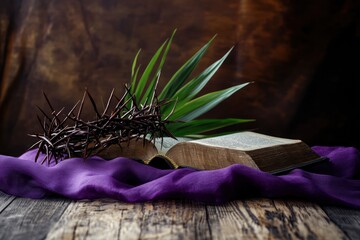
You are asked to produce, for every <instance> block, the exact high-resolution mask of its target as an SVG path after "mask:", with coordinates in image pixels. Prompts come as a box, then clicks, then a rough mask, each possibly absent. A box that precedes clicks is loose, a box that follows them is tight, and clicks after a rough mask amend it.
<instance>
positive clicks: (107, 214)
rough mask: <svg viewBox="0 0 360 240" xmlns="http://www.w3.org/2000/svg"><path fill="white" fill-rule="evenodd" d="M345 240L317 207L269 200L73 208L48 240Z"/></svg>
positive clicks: (89, 203)
mask: <svg viewBox="0 0 360 240" xmlns="http://www.w3.org/2000/svg"><path fill="white" fill-rule="evenodd" d="M79 238H81V239H159V238H161V239H242V238H244V239H264V238H266V239H344V238H346V236H345V235H344V233H343V232H342V231H341V230H340V229H339V228H338V227H337V226H336V225H335V224H334V223H332V222H331V221H330V219H329V218H328V217H327V215H326V214H325V212H324V211H323V210H322V209H321V208H320V207H319V206H317V205H315V204H311V203H305V202H296V201H291V202H289V203H287V202H284V201H280V200H278V201H272V200H265V199H259V200H251V201H234V202H230V203H228V204H224V205H220V206H209V205H204V204H200V203H194V202H186V201H161V202H154V203H145V204H127V203H122V202H116V201H113V200H98V201H79V202H74V203H72V204H71V205H70V206H69V208H68V209H67V210H66V212H65V213H64V214H63V216H62V217H61V219H60V220H59V222H58V223H57V224H56V225H54V227H53V228H52V229H51V230H50V232H49V234H48V235H47V239H79Z"/></svg>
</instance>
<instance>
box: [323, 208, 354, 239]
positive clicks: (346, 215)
mask: <svg viewBox="0 0 360 240" xmlns="http://www.w3.org/2000/svg"><path fill="white" fill-rule="evenodd" d="M323 209H324V211H325V212H326V214H327V215H328V216H329V218H330V219H331V221H333V222H334V223H335V224H337V225H338V226H339V228H341V229H342V230H343V231H344V233H345V234H346V236H347V237H349V238H350V239H354V240H357V239H360V210H355V209H347V208H339V207H323Z"/></svg>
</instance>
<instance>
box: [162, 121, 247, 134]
mask: <svg viewBox="0 0 360 240" xmlns="http://www.w3.org/2000/svg"><path fill="white" fill-rule="evenodd" d="M251 121H253V120H252V119H239V118H226V119H199V120H192V121H189V122H174V123H170V124H168V129H169V131H170V132H176V136H178V137H182V136H189V135H197V134H201V133H204V132H208V131H213V130H217V129H221V128H224V127H229V126H233V125H236V124H240V123H246V122H251Z"/></svg>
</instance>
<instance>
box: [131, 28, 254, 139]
mask: <svg viewBox="0 0 360 240" xmlns="http://www.w3.org/2000/svg"><path fill="white" fill-rule="evenodd" d="M175 32H176V31H174V32H173V34H172V35H171V37H170V38H169V39H167V40H166V41H165V42H164V43H163V44H162V45H161V46H160V47H159V48H158V49H157V51H156V52H155V54H154V55H153V56H152V58H151V59H150V61H149V63H148V64H147V66H146V67H145V69H144V71H143V72H142V73H141V76H140V77H138V76H139V74H140V66H141V65H140V64H138V58H139V55H140V50H139V51H138V52H137V54H136V56H135V58H134V61H133V64H132V68H131V83H130V92H131V93H132V94H133V95H134V97H135V99H137V101H138V104H146V102H147V101H152V99H153V98H154V92H155V91H156V88H157V85H158V82H159V80H160V77H161V76H160V75H161V71H162V68H163V66H164V63H165V60H166V57H167V54H168V52H169V49H170V46H171V43H172V40H173V37H174V35H175ZM215 37H216V35H215V36H214V37H213V38H211V39H210V40H209V41H208V42H207V43H206V44H205V45H204V46H203V47H202V48H201V49H200V50H198V51H197V52H196V53H195V54H194V55H193V56H192V57H191V58H189V60H188V61H186V62H185V63H184V64H183V65H182V66H181V67H180V68H179V69H178V70H177V71H176V72H175V73H174V75H173V76H172V77H171V78H170V80H169V81H168V82H167V84H166V85H165V87H164V88H163V90H162V91H161V92H160V93H159V94H158V99H159V100H160V101H161V100H165V99H166V100H168V101H172V102H173V104H172V105H171V104H167V105H164V106H163V107H162V109H161V113H162V116H163V118H164V119H165V118H166V119H167V120H170V121H174V122H173V123H169V124H168V126H167V127H168V128H169V130H170V131H171V133H172V134H173V135H174V136H177V137H181V136H189V135H192V136H195V135H197V136H204V133H206V132H209V131H212V130H218V129H221V128H224V127H228V126H232V125H235V124H240V123H244V122H249V121H253V120H252V119H234V118H229V119H201V120H198V119H196V118H197V117H199V116H201V115H202V114H204V113H206V112H208V111H209V110H211V109H212V108H214V107H215V106H217V105H218V104H219V103H221V102H222V101H223V100H225V99H227V98H229V97H230V96H231V95H232V94H234V93H236V92H237V91H239V90H240V89H242V88H244V87H245V86H247V85H248V84H249V82H247V83H243V84H239V85H236V86H233V87H230V88H227V89H223V90H219V91H215V92H211V93H207V94H205V95H202V96H197V95H198V94H199V92H200V91H201V90H202V89H203V88H204V87H205V85H206V84H207V83H208V82H209V80H210V79H211V78H212V77H213V76H214V74H215V73H216V71H217V70H218V69H219V68H220V66H221V65H222V64H223V62H224V61H225V59H226V58H227V57H228V55H229V54H230V52H231V51H232V49H233V48H231V49H230V50H229V51H228V52H226V53H225V54H224V56H223V57H221V58H220V59H219V60H217V61H215V62H214V63H213V64H211V65H210V66H208V67H207V68H206V69H205V70H203V71H202V72H201V73H200V74H198V75H196V76H195V77H192V78H191V79H190V77H191V75H192V74H193V72H194V70H195V69H196V67H197V65H198V64H199V62H200V61H201V59H202V57H203V56H204V54H205V53H206V51H207V49H208V48H209V47H210V46H211V44H212V42H213V40H214V38H215ZM156 66H157V67H156ZM155 69H156V70H155ZM138 78H139V79H138ZM145 88H147V89H146V91H145Z"/></svg>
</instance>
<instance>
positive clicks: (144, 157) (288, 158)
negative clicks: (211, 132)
mask: <svg viewBox="0 0 360 240" xmlns="http://www.w3.org/2000/svg"><path fill="white" fill-rule="evenodd" d="M102 156H103V157H105V158H114V157H119V156H123V157H129V158H134V159H137V160H140V161H142V162H144V163H145V164H150V165H153V166H157V167H159V168H179V167H192V168H196V169H202V170H212V169H219V168H224V167H227V166H230V165H232V164H236V163H240V164H244V165H247V166H249V167H253V168H256V169H260V170H262V171H266V172H270V173H273V174H277V173H282V172H285V171H289V170H291V169H294V168H300V167H304V166H307V165H310V164H315V163H317V162H320V161H323V160H326V159H325V158H323V157H320V156H319V155H318V154H316V153H315V152H314V151H313V150H312V149H311V148H310V147H309V146H308V145H307V144H305V143H304V142H303V141H301V140H296V139H287V138H279V137H273V136H269V135H264V134H260V133H256V132H249V131H246V132H239V133H234V134H229V135H224V136H219V137H213V138H204V139H200V140H192V139H186V138H180V139H178V140H175V139H172V138H164V141H163V144H162V145H161V142H160V141H159V142H157V141H155V144H154V143H152V142H149V141H145V142H144V141H142V140H138V141H130V142H129V143H126V144H125V143H124V144H122V146H121V147H119V146H117V145H114V146H113V147H110V148H109V149H106V150H105V151H104V152H103V153H102Z"/></svg>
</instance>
